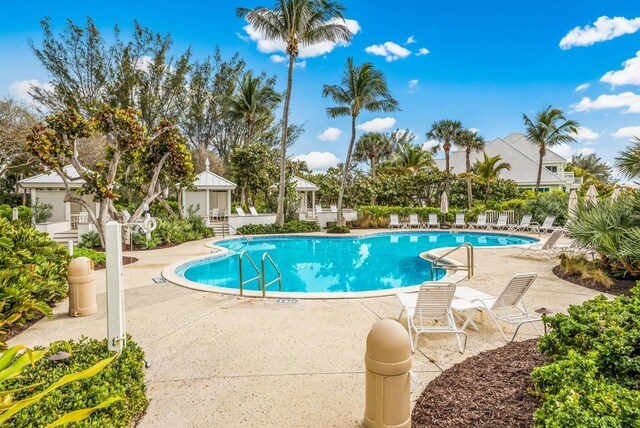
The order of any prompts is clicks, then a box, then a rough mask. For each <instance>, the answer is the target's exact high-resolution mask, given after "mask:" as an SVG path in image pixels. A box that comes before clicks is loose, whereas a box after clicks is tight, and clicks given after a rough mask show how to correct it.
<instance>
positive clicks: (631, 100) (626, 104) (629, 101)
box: [571, 92, 640, 113]
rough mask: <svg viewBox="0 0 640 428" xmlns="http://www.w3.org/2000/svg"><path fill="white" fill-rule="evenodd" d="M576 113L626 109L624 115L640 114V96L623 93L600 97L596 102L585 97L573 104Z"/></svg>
mask: <svg viewBox="0 0 640 428" xmlns="http://www.w3.org/2000/svg"><path fill="white" fill-rule="evenodd" d="M571 108H573V109H574V110H575V111H591V110H602V109H608V108H621V109H624V110H623V113H640V95H638V94H634V93H633V92H622V93H620V94H616V95H600V96H599V97H598V98H596V99H595V100H592V99H591V98H589V97H584V98H582V99H581V100H580V102H579V103H576V104H572V105H571Z"/></svg>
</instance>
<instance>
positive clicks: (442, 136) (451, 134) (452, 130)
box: [427, 119, 464, 195]
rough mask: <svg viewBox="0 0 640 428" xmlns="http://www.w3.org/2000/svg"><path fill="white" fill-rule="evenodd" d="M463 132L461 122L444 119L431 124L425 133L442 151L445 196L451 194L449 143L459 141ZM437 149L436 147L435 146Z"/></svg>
mask: <svg viewBox="0 0 640 428" xmlns="http://www.w3.org/2000/svg"><path fill="white" fill-rule="evenodd" d="M463 131H464V128H463V126H462V122H460V121H459V120H450V119H444V120H440V121H438V122H433V124H432V125H431V129H430V130H429V131H428V132H427V138H430V139H432V140H436V141H438V142H439V143H440V144H441V145H442V150H443V151H444V164H445V168H444V170H445V171H444V190H445V192H447V195H449V194H450V193H451V183H450V181H451V168H450V167H449V151H450V150H451V143H454V142H456V141H457V140H459V137H460V134H461V133H462V132H463ZM436 147H437V146H436Z"/></svg>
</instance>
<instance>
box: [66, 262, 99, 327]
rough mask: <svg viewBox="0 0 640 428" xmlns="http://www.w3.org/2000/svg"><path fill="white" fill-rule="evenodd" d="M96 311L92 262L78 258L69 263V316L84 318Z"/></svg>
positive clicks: (94, 274) (94, 273) (94, 275)
mask: <svg viewBox="0 0 640 428" xmlns="http://www.w3.org/2000/svg"><path fill="white" fill-rule="evenodd" d="M97 311H98V304H97V303H96V272H95V271H94V269H93V261H91V259H89V258H87V257H78V258H77V259H73V260H71V263H69V315H71V316H72V317H84V316H86V315H91V314H95V313H96V312H97Z"/></svg>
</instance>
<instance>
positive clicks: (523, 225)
mask: <svg viewBox="0 0 640 428" xmlns="http://www.w3.org/2000/svg"><path fill="white" fill-rule="evenodd" d="M530 228H531V214H525V215H524V216H522V219H521V220H520V223H518V224H512V225H510V226H509V230H513V231H514V232H515V231H518V230H527V229H530Z"/></svg>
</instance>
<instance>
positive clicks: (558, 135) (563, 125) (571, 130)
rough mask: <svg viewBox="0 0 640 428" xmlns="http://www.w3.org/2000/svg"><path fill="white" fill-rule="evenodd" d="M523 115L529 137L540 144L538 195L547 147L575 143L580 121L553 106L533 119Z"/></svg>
mask: <svg viewBox="0 0 640 428" xmlns="http://www.w3.org/2000/svg"><path fill="white" fill-rule="evenodd" d="M522 116H523V118H524V125H525V133H526V135H527V138H528V139H529V141H531V142H532V143H533V144H535V145H537V146H538V149H539V152H540V159H539V160H538V178H537V180H536V189H535V195H536V196H538V191H539V190H540V180H541V178H542V162H543V160H544V156H545V155H546V154H547V149H548V148H551V147H554V146H557V145H559V144H563V143H575V141H576V139H575V138H574V136H575V135H576V133H577V132H578V122H576V121H575V120H567V118H566V117H565V115H564V113H563V112H562V110H560V109H559V108H554V107H552V106H549V107H547V108H546V109H544V110H541V111H539V112H538V113H536V116H535V118H534V119H533V120H532V119H529V117H528V116H527V115H526V114H523V115H522Z"/></svg>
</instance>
